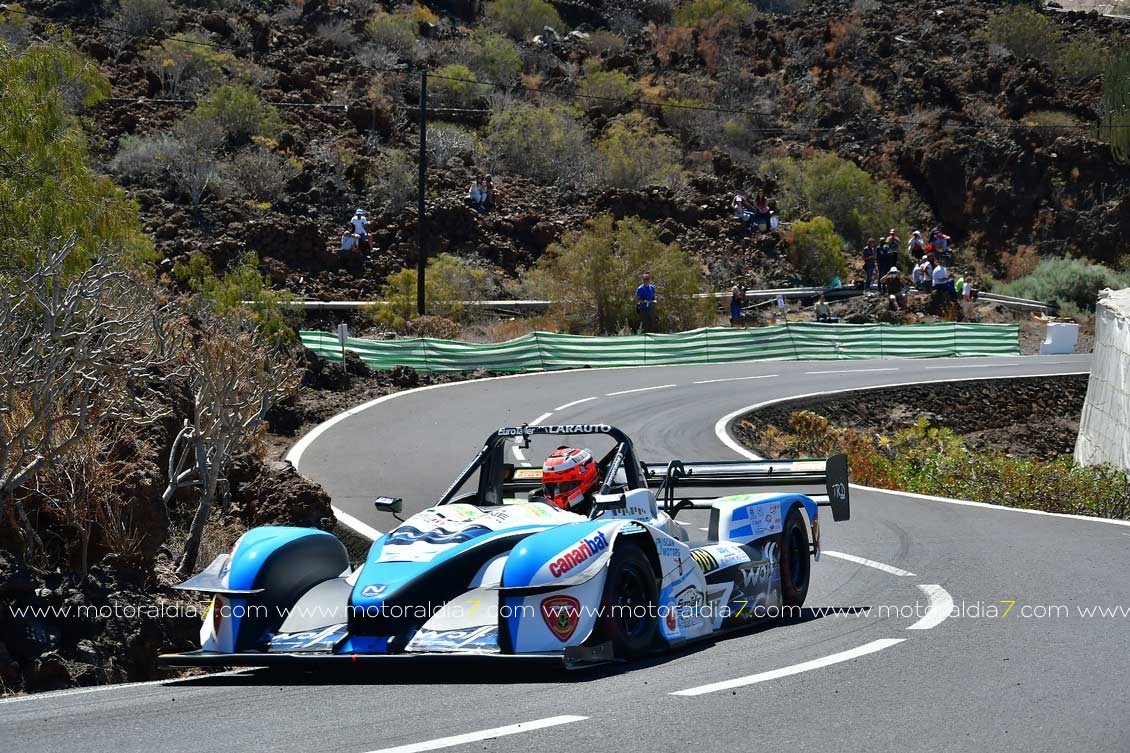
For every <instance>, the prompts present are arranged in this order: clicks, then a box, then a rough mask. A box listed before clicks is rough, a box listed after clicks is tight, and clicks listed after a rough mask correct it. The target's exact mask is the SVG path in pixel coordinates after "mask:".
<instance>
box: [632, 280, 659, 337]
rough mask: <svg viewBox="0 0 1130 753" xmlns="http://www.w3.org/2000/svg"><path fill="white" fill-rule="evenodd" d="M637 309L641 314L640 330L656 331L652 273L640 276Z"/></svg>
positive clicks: (637, 290) (637, 289)
mask: <svg viewBox="0 0 1130 753" xmlns="http://www.w3.org/2000/svg"><path fill="white" fill-rule="evenodd" d="M636 311H637V312H638V313H639V315H640V332H654V331H655V286H654V285H652V284H651V273H650V272H644V273H643V274H642V275H641V276H640V286H639V287H638V288H636Z"/></svg>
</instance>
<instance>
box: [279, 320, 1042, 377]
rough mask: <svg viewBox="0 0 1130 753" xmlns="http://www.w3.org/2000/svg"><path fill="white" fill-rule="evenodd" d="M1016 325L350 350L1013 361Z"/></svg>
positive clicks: (408, 342) (678, 359) (494, 367)
mask: <svg viewBox="0 0 1130 753" xmlns="http://www.w3.org/2000/svg"><path fill="white" fill-rule="evenodd" d="M1019 333H1020V326H1019V325H1017V324H969V323H964V322H958V323H955V322H941V323H938V324H907V325H897V324H817V323H814V322H796V323H789V324H778V325H774V326H771V327H756V328H749V329H744V328H726V327H707V328H703V329H696V330H691V331H689V332H679V333H676V334H669V335H650V334H649V335H629V336H625V337H585V336H582V335H563V334H558V333H553V332H532V333H530V334H528V335H523V336H522V337H518V338H515V339H513V340H509V341H507V342H503V343H487V344H479V343H468V342H458V341H454V340H435V339H430V338H406V339H398V340H361V339H356V338H349V339H347V340H346V342H345V348H346V349H348V350H352V351H354V352H356V353H357V355H358V356H360V357H361V360H362V361H364V362H365V363H366V364H367V365H369V366H370V367H371V368H376V369H388V368H392V367H393V366H411V367H413V368H415V369H417V370H419V371H426V372H440V371H474V370H475V369H487V370H490V371H515V372H516V371H550V370H554V369H571V368H583V367H602V366H646V365H674V364H710V363H735V362H741V361H760V360H789V361H792V360H851V359H860V358H938V357H945V356H990V355H993V356H999V355H1019V353H1020V343H1019ZM300 335H301V337H302V342H303V344H304V345H305V346H306V347H308V348H310V349H311V350H313V351H315V352H317V353H318V354H319V355H321V356H323V357H325V358H327V359H329V360H334V361H338V360H341V356H342V345H341V343H340V342H339V341H338V338H337V335H336V334H332V333H329V332H302V333H300Z"/></svg>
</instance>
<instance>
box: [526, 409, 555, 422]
mask: <svg viewBox="0 0 1130 753" xmlns="http://www.w3.org/2000/svg"><path fill="white" fill-rule="evenodd" d="M552 415H553V411H550V412H549V413H543V414H541V415H540V416H538V417H537V418H535V419H534V420H533V421H530V426H537V425H538V424H540V423H541V422H542V421H544V420H545V419H547V418H549V417H550V416H552Z"/></svg>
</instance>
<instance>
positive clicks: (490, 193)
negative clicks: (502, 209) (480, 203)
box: [483, 175, 498, 209]
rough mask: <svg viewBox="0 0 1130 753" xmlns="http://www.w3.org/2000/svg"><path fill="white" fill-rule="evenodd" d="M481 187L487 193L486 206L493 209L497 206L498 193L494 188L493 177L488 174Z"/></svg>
mask: <svg viewBox="0 0 1130 753" xmlns="http://www.w3.org/2000/svg"><path fill="white" fill-rule="evenodd" d="M483 188H484V189H485V190H486V193H487V207H488V208H490V209H494V208H495V207H497V206H498V194H497V193H496V192H495V190H494V178H492V177H491V176H489V175H488V176H487V179H486V181H485V182H484V183H483Z"/></svg>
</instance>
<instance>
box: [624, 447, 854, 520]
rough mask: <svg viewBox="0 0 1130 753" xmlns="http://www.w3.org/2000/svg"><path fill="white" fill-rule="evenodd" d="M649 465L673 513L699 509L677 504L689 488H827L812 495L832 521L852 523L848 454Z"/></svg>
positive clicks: (650, 475)
mask: <svg viewBox="0 0 1130 753" xmlns="http://www.w3.org/2000/svg"><path fill="white" fill-rule="evenodd" d="M659 467H661V466H648V465H645V475H646V477H647V478H648V479H649V480H650V479H656V478H659V479H662V480H661V482H660V485H659V489H658V490H657V491H656V497H657V498H658V499H660V500H661V501H662V504H663V507H664V509H665V510H666V511H667V512H668V513H669V514H670V513H672V512H674V511H676V507H678V508H680V509H681V508H685V507H696V506H697V505H695V504H694V503H693V502H690V504H688V502H689V500H685V499H683V500H680V501H679V502H678V503H676V497H678V496H682V495H678V494H676V490H677V489H680V488H688V487H700V488H701V487H715V488H717V487H743V488H744V487H765V486H813V485H823V486H824V489H825V491H826V495H811V494H810V495H808V496H809V497H811V498H812V499H813V500H815V501H816V503H817V504H818V505H820V506H821V507H830V508H832V519H833V520H836V521H840V520H848V519H849V518H850V517H851V503H850V500H849V499H848V462H847V456H846V455H833V456H832V457H830V458H798V459H794V460H719V461H704V462H694V463H685V462H683V461H681V460H672V461H671V462H669V463H668V464H667V468H666V471H665V472H663V471H660V470H659Z"/></svg>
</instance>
